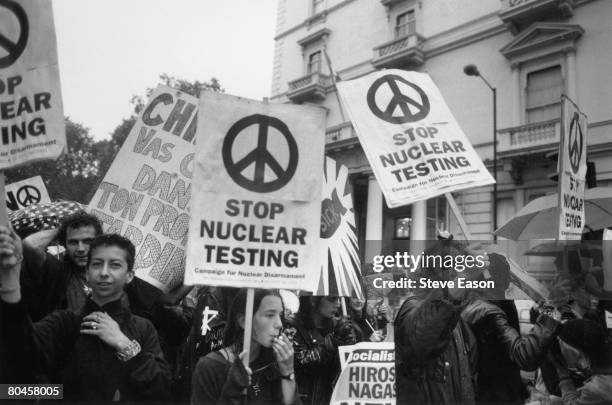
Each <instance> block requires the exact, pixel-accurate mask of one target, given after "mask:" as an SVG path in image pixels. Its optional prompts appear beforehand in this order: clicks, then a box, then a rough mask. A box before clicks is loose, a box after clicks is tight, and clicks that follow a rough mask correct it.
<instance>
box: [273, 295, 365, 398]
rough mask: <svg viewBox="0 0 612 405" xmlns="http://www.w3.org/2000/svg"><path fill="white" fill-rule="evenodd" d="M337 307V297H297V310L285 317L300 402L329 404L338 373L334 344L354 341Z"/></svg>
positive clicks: (353, 333) (350, 326) (347, 321)
mask: <svg viewBox="0 0 612 405" xmlns="http://www.w3.org/2000/svg"><path fill="white" fill-rule="evenodd" d="M339 309H340V298H339V297H318V296H301V297H300V308H299V310H298V312H296V313H294V314H292V315H291V316H290V317H289V319H287V326H286V327H285V333H286V334H287V335H288V336H289V337H290V338H292V339H293V346H294V351H295V376H296V380H297V382H298V392H299V395H300V400H301V402H302V404H305V405H318V404H327V403H329V401H330V399H331V395H332V392H333V389H334V383H335V381H336V379H337V377H338V375H339V373H340V362H339V358H338V346H343V345H352V344H355V343H357V331H356V329H355V327H354V326H353V324H352V322H351V320H350V319H348V318H339V317H338V316H337V314H338V311H339Z"/></svg>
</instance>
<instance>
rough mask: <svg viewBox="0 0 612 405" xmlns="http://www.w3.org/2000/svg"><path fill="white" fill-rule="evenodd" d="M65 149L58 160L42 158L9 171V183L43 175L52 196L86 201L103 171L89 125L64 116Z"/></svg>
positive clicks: (7, 179) (7, 180)
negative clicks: (42, 159)
mask: <svg viewBox="0 0 612 405" xmlns="http://www.w3.org/2000/svg"><path fill="white" fill-rule="evenodd" d="M65 125H66V151H65V153H63V154H62V155H61V156H60V157H59V158H57V160H56V161H50V160H46V161H40V162H36V163H32V164H28V165H24V166H21V167H18V168H16V169H11V170H7V171H6V172H5V174H6V182H7V184H9V183H13V182H16V181H20V180H25V179H27V178H30V177H34V176H38V175H40V176H41V177H42V179H43V181H44V183H45V186H46V187H47V191H48V192H49V196H50V198H51V199H52V200H53V199H62V200H72V201H78V202H81V203H85V202H87V201H86V197H87V194H88V192H89V190H90V188H91V185H92V183H94V184H95V183H96V180H97V178H98V175H99V173H100V167H99V163H100V162H99V160H98V159H97V158H96V153H95V148H94V145H95V144H96V142H94V140H93V138H92V136H91V135H90V134H89V128H86V127H84V126H83V125H81V124H79V123H75V122H73V121H72V120H71V119H70V118H66V119H65Z"/></svg>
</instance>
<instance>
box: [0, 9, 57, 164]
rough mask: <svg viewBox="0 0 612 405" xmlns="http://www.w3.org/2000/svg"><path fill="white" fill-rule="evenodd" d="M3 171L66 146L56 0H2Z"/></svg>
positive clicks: (0, 124)
mask: <svg viewBox="0 0 612 405" xmlns="http://www.w3.org/2000/svg"><path fill="white" fill-rule="evenodd" d="M0 39H1V41H0V145H1V146H0V170H4V169H8V168H12V167H16V166H20V165H23V164H26V163H31V162H34V161H37V160H42V159H55V158H57V157H58V156H59V155H60V153H62V150H63V149H64V146H65V145H66V131H65V128H64V112H63V107H62V94H61V91H60V79H59V68H58V63H57V46H56V42H55V26H54V24H53V11H52V8H51V1H50V0H29V1H15V0H2V1H0Z"/></svg>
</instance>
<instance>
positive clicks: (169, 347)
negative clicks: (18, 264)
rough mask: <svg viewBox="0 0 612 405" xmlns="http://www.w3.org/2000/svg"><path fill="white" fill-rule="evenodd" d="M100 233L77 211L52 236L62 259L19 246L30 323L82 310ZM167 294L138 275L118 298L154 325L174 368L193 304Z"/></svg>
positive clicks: (95, 220) (99, 227)
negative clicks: (90, 261) (90, 257)
mask: <svg viewBox="0 0 612 405" xmlns="http://www.w3.org/2000/svg"><path fill="white" fill-rule="evenodd" d="M101 234H102V225H101V223H100V220H99V219H98V218H97V217H96V216H94V215H91V214H88V213H86V212H78V213H75V214H72V215H70V216H67V217H66V218H64V220H63V221H62V223H61V224H60V227H59V228H58V230H57V237H56V238H57V240H58V241H59V243H61V244H62V245H63V246H64V247H65V249H66V252H65V254H64V256H63V257H62V258H60V259H58V258H56V257H55V256H53V255H50V254H48V253H45V252H43V251H41V250H39V249H37V248H34V247H32V246H30V245H29V244H27V243H24V244H23V256H24V260H23V263H22V268H21V276H20V279H21V295H22V299H23V301H24V303H25V305H26V308H27V311H28V313H29V315H30V318H31V319H32V321H33V322H36V321H38V320H40V319H42V318H43V317H45V316H46V315H48V314H49V313H51V312H53V311H55V310H59V309H67V310H70V311H79V310H80V309H81V308H82V306H83V305H84V304H85V301H86V297H87V296H88V294H89V293H90V291H91V286H89V285H88V283H87V281H86V277H85V275H86V267H87V258H88V254H89V250H90V244H91V242H92V241H93V240H94V238H96V237H97V236H99V235H101ZM183 291H184V290H183ZM172 293H173V294H174V293H175V291H173V292H172ZM179 293H180V291H179ZM172 298H173V295H171V294H163V293H162V291H161V290H160V289H158V288H156V287H154V286H153V285H151V284H149V283H147V282H146V281H144V280H142V279H140V278H138V277H134V279H133V280H132V281H131V282H130V283H129V284H127V285H126V287H125V294H124V295H123V296H122V300H123V301H124V302H123V305H124V306H126V307H127V308H129V310H130V312H131V313H132V314H135V315H138V316H141V317H143V318H146V319H148V320H150V321H151V322H152V323H153V326H155V329H156V330H157V333H158V336H159V340H160V344H161V347H162V350H163V351H164V356H165V357H166V360H167V361H168V363H169V364H171V365H172V368H173V369H174V368H175V363H176V362H177V357H178V354H179V348H180V346H181V345H182V344H183V342H184V341H185V339H186V338H187V336H188V334H189V330H190V328H191V325H192V317H193V308H189V307H188V306H184V305H176V302H173V300H172ZM180 298H181V297H180V296H179V297H178V298H177V299H176V300H174V301H178V299H180ZM177 389H178V388H177Z"/></svg>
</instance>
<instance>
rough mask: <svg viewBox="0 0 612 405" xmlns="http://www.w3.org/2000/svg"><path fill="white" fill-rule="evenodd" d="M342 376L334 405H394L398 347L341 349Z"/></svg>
mask: <svg viewBox="0 0 612 405" xmlns="http://www.w3.org/2000/svg"><path fill="white" fill-rule="evenodd" d="M338 351H339V355H340V367H341V371H340V376H339V377H338V380H337V382H336V386H335V387H334V392H333V394H332V397H331V404H332V405H362V404H368V405H395V397H396V395H395V344H394V343H393V342H378V343H372V342H362V343H357V344H356V345H352V346H339V347H338Z"/></svg>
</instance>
